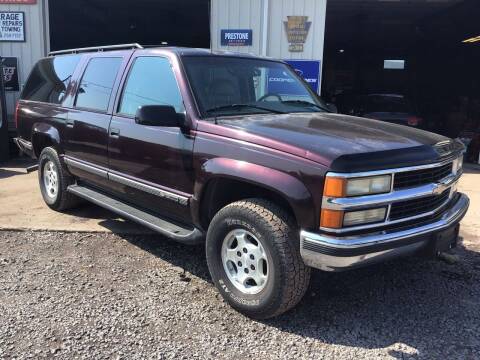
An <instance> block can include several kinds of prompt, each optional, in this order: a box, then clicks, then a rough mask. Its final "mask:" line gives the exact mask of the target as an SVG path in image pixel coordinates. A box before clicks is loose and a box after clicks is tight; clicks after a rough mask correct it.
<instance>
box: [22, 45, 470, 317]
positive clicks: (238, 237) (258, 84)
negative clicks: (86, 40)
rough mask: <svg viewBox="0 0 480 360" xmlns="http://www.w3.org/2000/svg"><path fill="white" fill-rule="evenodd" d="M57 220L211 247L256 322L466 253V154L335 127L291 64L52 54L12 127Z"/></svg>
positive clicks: (228, 296)
mask: <svg viewBox="0 0 480 360" xmlns="http://www.w3.org/2000/svg"><path fill="white" fill-rule="evenodd" d="M16 120H17V126H18V132H19V137H18V138H16V143H17V145H18V146H19V147H20V148H21V150H23V151H24V152H26V153H28V154H30V155H31V156H33V157H36V158H38V162H39V171H38V174H39V185H40V189H41V193H42V195H43V198H44V200H45V202H46V203H47V205H48V206H49V207H51V208H52V209H54V210H57V211H62V210H65V209H68V208H70V207H72V206H74V205H75V204H77V203H78V200H79V199H86V200H88V201H91V202H93V203H95V204H97V205H99V206H103V207H105V208H107V209H109V210H112V211H114V212H116V213H118V214H119V215H120V216H122V217H125V218H127V219H130V220H133V221H136V222H138V223H140V224H143V225H145V226H147V227H149V228H151V229H153V230H155V231H157V232H158V233H160V234H162V235H164V236H165V237H167V238H170V239H173V240H176V241H179V242H182V243H185V244H196V243H204V244H205V249H206V257H207V262H208V267H209V270H210V273H211V276H212V279H213V282H214V283H215V285H216V286H217V288H218V290H219V291H220V292H221V294H222V296H223V297H224V298H225V300H226V301H227V302H228V303H230V304H231V306H233V307H234V308H235V309H237V310H238V311H240V312H242V313H244V314H246V315H248V316H250V317H253V318H268V317H272V316H276V315H279V314H281V313H283V312H285V311H287V310H288V309H290V308H292V307H293V306H295V305H296V304H297V303H298V302H299V301H300V299H301V298H302V296H303V295H304V293H305V291H306V289H307V287H308V283H309V279H310V269H311V268H317V269H321V270H325V271H340V270H346V269H352V268H356V267H358V266H364V265H368V264H371V263H374V262H378V261H385V260H387V259H392V258H396V257H399V256H406V255H419V254H421V255H431V256H436V255H438V254H441V253H442V252H445V251H447V250H449V249H451V248H452V247H454V246H455V244H456V242H457V237H458V231H459V222H460V220H461V219H462V218H463V216H464V215H465V213H466V211H467V209H468V205H469V200H468V198H467V197H466V196H465V195H464V194H461V193H459V192H457V182H458V179H459V177H460V176H461V174H462V159H463V157H462V153H463V146H462V145H461V144H459V143H457V142H455V141H453V140H450V139H448V138H445V137H442V136H439V135H435V134H432V133H428V132H425V131H421V130H416V129H412V128H409V127H406V126H401V125H395V124H389V123H385V122H380V121H376V120H369V119H364V118H358V117H352V116H346V115H339V114H335V113H332V112H330V111H329V110H328V106H326V104H325V103H324V102H322V100H320V99H319V98H318V96H317V95H316V94H315V93H314V92H312V90H311V89H310V87H309V86H308V85H307V84H306V83H305V82H304V81H303V80H302V79H301V78H299V77H298V75H297V74H296V73H295V71H293V69H291V68H290V67H289V66H288V65H287V64H285V63H284V62H281V61H275V60H271V59H265V58H258V57H253V56H249V55H239V54H232V53H215V52H211V51H208V50H203V49H187V48H172V47H159V48H143V47H141V46H140V45H137V44H133V45H125V46H111V47H103V48H88V49H75V50H68V51H61V52H56V53H51V54H50V56H49V57H47V58H45V59H42V60H40V61H39V62H38V63H37V64H36V65H35V67H34V69H33V70H32V72H31V74H30V77H29V78H28V81H27V83H26V85H25V87H24V89H23V93H22V96H21V100H20V101H19V103H18V106H17V111H16Z"/></svg>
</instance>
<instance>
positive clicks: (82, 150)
mask: <svg viewBox="0 0 480 360" xmlns="http://www.w3.org/2000/svg"><path fill="white" fill-rule="evenodd" d="M130 54H131V52H121V53H118V52H108V53H105V54H98V55H97V54H96V55H94V56H92V57H90V58H89V59H87V60H86V61H85V62H86V64H84V71H83V75H82V76H81V78H80V79H79V83H78V84H77V87H76V92H75V98H74V103H73V108H72V109H71V110H70V111H69V113H68V119H67V129H66V139H67V141H66V145H65V155H66V157H65V159H66V162H67V164H68V165H69V168H70V169H71V172H72V173H74V174H75V175H77V176H79V177H80V178H81V179H83V180H87V181H90V182H93V183H97V184H99V185H101V186H102V187H108V185H109V182H108V181H107V167H108V129H109V125H110V120H111V117H112V116H111V114H112V103H113V100H112V99H113V98H114V89H116V86H118V82H119V81H120V78H121V75H122V69H123V68H124V67H125V65H126V63H127V62H128V58H129V55H130Z"/></svg>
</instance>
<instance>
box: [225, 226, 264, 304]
mask: <svg viewBox="0 0 480 360" xmlns="http://www.w3.org/2000/svg"><path fill="white" fill-rule="evenodd" d="M221 255H222V263H223V268H224V270H225V272H226V274H227V277H228V279H229V280H230V281H231V283H232V284H233V285H234V286H235V287H236V288H237V289H238V290H240V291H241V292H242V293H245V294H251V295H253V294H258V293H259V292H260V291H262V289H263V288H264V287H265V285H266V283H267V281H268V276H269V265H268V259H267V254H266V252H265V249H264V248H263V246H262V243H261V242H260V241H258V239H257V238H256V237H255V236H254V235H253V234H252V233H250V232H249V231H246V230H244V229H235V230H232V231H230V232H229V233H228V234H227V236H226V237H225V238H224V239H223V244H222V253H221Z"/></svg>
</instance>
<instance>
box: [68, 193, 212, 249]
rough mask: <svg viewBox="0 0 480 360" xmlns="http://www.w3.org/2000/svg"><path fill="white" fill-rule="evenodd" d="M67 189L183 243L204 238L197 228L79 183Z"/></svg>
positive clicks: (191, 243) (189, 243)
mask: <svg viewBox="0 0 480 360" xmlns="http://www.w3.org/2000/svg"><path fill="white" fill-rule="evenodd" d="M67 191H68V192H69V193H72V194H74V195H76V196H78V197H80V198H82V199H85V200H87V201H90V202H92V203H94V204H96V205H98V206H101V207H103V208H105V209H108V210H111V211H113V212H115V213H117V214H118V215H120V216H121V217H124V218H126V219H129V220H132V221H134V222H137V223H139V224H141V225H144V226H146V227H148V228H150V229H152V230H153V231H156V232H158V233H160V234H162V235H164V236H166V237H168V238H170V239H172V240H175V241H178V242H181V243H183V244H188V245H194V244H199V243H202V242H203V240H204V239H205V235H204V233H203V232H202V231H200V230H199V229H197V228H193V229H188V228H184V227H182V226H180V225H177V224H175V223H172V222H170V221H168V220H164V219H161V218H159V217H157V216H154V215H151V214H149V213H147V212H145V211H142V210H140V209H138V208H136V207H133V206H131V205H128V204H126V203H124V202H122V201H119V200H117V199H112V198H111V197H110V196H107V195H105V194H103V193H101V192H99V191H97V190H94V189H92V188H89V187H86V186H80V185H70V186H69V187H68V188H67Z"/></svg>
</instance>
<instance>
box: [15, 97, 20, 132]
mask: <svg viewBox="0 0 480 360" xmlns="http://www.w3.org/2000/svg"><path fill="white" fill-rule="evenodd" d="M19 107H20V103H19V102H17V106H15V127H16V128H17V129H18V108H19Z"/></svg>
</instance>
